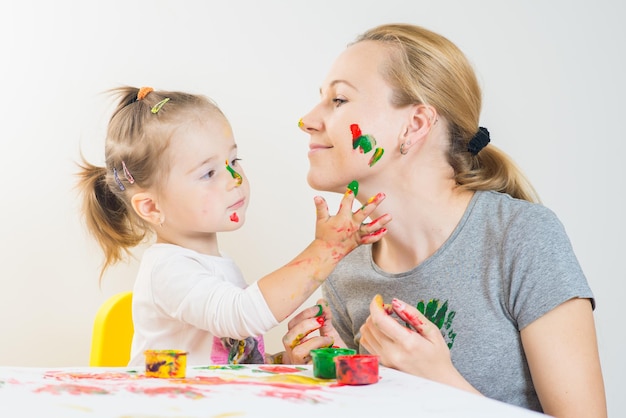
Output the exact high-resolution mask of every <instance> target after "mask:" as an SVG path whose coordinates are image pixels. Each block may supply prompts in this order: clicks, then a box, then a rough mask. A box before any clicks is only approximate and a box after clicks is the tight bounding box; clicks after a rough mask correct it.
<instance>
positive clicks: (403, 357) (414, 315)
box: [361, 295, 460, 385]
mask: <svg viewBox="0 0 626 418" xmlns="http://www.w3.org/2000/svg"><path fill="white" fill-rule="evenodd" d="M391 307H392V309H393V312H395V313H396V315H398V317H399V318H400V319H401V320H402V321H403V322H405V323H406V324H408V325H410V327H407V326H405V324H401V323H399V322H398V321H397V320H396V319H395V318H394V317H393V316H391V315H390V314H389V312H388V311H386V310H385V307H384V306H383V303H382V298H381V297H380V296H379V295H376V297H374V299H372V302H371V303H370V316H369V317H368V318H367V320H366V321H365V324H363V326H362V327H361V345H363V347H365V348H366V349H367V351H369V352H370V353H372V354H377V355H378V356H380V362H381V363H382V364H384V365H385V366H387V367H392V368H394V369H398V370H401V371H404V372H407V373H411V374H414V375H417V376H421V377H425V378H427V379H430V380H435V381H439V382H442V383H448V384H453V385H454V380H458V378H459V377H460V375H459V373H458V371H456V369H455V368H454V366H453V364H452V360H451V358H450V350H449V349H448V345H447V344H446V342H445V340H444V338H443V336H442V335H441V332H440V331H439V328H437V326H436V325H435V324H433V323H432V322H430V321H429V320H428V319H427V318H426V317H425V316H424V315H422V313H421V312H420V311H418V310H417V309H416V308H414V307H412V306H410V305H407V304H406V303H404V302H402V301H400V300H398V299H393V301H392V303H391Z"/></svg>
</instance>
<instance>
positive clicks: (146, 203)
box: [130, 192, 164, 226]
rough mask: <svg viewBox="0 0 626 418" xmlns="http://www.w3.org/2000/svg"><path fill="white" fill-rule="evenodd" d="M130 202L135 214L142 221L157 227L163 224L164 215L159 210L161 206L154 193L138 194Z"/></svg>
mask: <svg viewBox="0 0 626 418" xmlns="http://www.w3.org/2000/svg"><path fill="white" fill-rule="evenodd" d="M130 201H131V205H132V207H133V209H134V210H135V213H137V215H139V217H141V219H143V220H145V221H146V222H149V223H151V224H153V225H155V226H157V225H160V224H162V223H163V217H164V214H163V213H162V212H161V210H160V209H159V205H158V204H157V201H156V199H155V198H154V195H153V194H152V193H150V192H139V193H136V194H134V195H133V197H132V198H131V200H130Z"/></svg>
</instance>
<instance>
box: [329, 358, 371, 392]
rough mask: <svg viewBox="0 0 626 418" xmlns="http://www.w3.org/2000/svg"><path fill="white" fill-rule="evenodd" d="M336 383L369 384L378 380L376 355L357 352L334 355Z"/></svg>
mask: <svg viewBox="0 0 626 418" xmlns="http://www.w3.org/2000/svg"><path fill="white" fill-rule="evenodd" d="M334 360H335V366H336V370H337V372H336V373H337V383H339V384H341V385H369V384H372V383H377V382H378V356H374V355H367V354H357V355H353V356H337V357H335V359H334Z"/></svg>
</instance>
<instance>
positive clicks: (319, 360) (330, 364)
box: [311, 347, 356, 379]
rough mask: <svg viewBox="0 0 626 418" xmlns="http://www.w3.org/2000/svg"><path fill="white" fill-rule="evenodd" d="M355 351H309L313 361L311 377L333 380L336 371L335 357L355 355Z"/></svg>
mask: <svg viewBox="0 0 626 418" xmlns="http://www.w3.org/2000/svg"><path fill="white" fill-rule="evenodd" d="M355 354H356V350H353V349H351V348H334V347H330V348H318V349H315V350H311V359H312V360H313V376H315V377H319V378H321V379H335V378H336V377H337V371H336V366H335V357H337V356H351V355H355Z"/></svg>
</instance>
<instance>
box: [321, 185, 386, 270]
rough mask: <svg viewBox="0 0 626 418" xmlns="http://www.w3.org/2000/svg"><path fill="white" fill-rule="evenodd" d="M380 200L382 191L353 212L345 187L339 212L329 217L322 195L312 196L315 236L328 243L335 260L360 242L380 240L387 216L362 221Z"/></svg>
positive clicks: (383, 232) (384, 231)
mask: <svg viewBox="0 0 626 418" xmlns="http://www.w3.org/2000/svg"><path fill="white" fill-rule="evenodd" d="M384 199H385V194H384V193H378V194H377V195H375V196H373V197H372V198H370V199H369V200H368V201H367V202H366V203H365V205H363V206H362V207H361V208H359V209H357V210H356V211H354V212H353V211H352V204H353V203H354V193H353V192H352V190H350V189H347V190H346V193H345V194H344V196H343V199H342V200H341V205H340V206H339V211H338V212H337V214H336V215H335V216H331V215H330V214H329V212H328V206H327V204H326V201H325V200H324V198H323V197H321V196H316V197H315V206H316V213H317V222H316V226H315V239H317V240H320V241H322V242H324V243H325V244H326V245H327V246H329V248H331V249H332V250H333V256H334V257H335V258H337V260H340V259H341V258H343V257H344V256H345V255H346V254H348V253H349V252H350V251H352V250H354V249H355V248H356V247H358V246H359V245H361V244H372V243H374V242H376V241H378V240H380V239H381V238H382V237H383V236H384V235H385V233H386V232H387V229H386V228H385V227H384V226H385V225H386V224H387V223H388V222H389V221H391V215H389V214H385V215H382V216H380V217H378V218H376V219H374V220H373V221H372V222H369V223H364V221H365V220H366V219H367V218H368V217H369V216H370V214H371V213H372V212H373V211H374V210H375V209H376V208H377V207H378V205H379V204H380V203H381V202H382V201H383V200H384Z"/></svg>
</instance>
